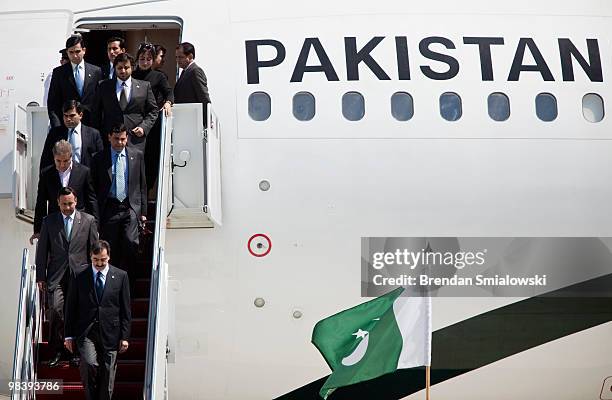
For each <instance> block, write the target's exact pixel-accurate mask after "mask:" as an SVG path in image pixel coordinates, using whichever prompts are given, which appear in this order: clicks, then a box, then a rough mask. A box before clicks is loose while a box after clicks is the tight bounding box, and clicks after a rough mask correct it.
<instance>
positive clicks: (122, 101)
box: [119, 82, 128, 111]
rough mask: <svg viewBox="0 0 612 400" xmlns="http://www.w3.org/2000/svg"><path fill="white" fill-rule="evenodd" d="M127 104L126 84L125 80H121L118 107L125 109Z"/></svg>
mask: <svg viewBox="0 0 612 400" xmlns="http://www.w3.org/2000/svg"><path fill="white" fill-rule="evenodd" d="M127 105H128V99H127V85H126V84H125V82H123V83H121V95H120V96H119V107H121V111H125V109H126V108H127Z"/></svg>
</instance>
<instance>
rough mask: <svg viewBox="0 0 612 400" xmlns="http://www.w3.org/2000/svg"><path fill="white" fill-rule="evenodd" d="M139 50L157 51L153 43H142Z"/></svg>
mask: <svg viewBox="0 0 612 400" xmlns="http://www.w3.org/2000/svg"><path fill="white" fill-rule="evenodd" d="M138 50H155V45H154V44H151V43H140V46H138Z"/></svg>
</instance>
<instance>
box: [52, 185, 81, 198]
mask: <svg viewBox="0 0 612 400" xmlns="http://www.w3.org/2000/svg"><path fill="white" fill-rule="evenodd" d="M71 194H72V195H74V198H75V199H76V198H77V195H76V192H75V191H74V189H73V188H71V187H70V186H66V187H63V188H61V189H60V190H59V191H58V192H57V199H58V200H59V198H60V197H61V196H70V195H71Z"/></svg>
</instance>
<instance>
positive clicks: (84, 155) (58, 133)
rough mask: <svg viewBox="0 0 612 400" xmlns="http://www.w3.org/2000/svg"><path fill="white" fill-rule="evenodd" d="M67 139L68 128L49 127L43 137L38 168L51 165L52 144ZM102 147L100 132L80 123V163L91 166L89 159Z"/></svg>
mask: <svg viewBox="0 0 612 400" xmlns="http://www.w3.org/2000/svg"><path fill="white" fill-rule="evenodd" d="M62 139H63V140H68V128H65V127H63V126H56V127H55V128H53V129H51V130H50V131H49V133H48V134H47V138H46V139H45V145H44V147H43V151H42V154H41V156H40V169H41V170H42V169H43V168H45V167H47V166H49V165H53V163H54V162H53V145H55V143H57V142H59V141H60V140H62ZM103 148H104V145H103V144H102V138H101V137H100V132H98V130H97V129H94V128H91V127H89V126H86V125H83V124H81V164H83V165H84V166H86V167H88V168H91V160H92V159H93V156H94V154H96V153H97V152H99V151H101V150H102V149H103Z"/></svg>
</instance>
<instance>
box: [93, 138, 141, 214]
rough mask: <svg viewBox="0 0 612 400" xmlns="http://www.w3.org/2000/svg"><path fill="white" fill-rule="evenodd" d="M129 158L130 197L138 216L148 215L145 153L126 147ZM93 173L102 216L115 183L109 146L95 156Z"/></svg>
mask: <svg viewBox="0 0 612 400" xmlns="http://www.w3.org/2000/svg"><path fill="white" fill-rule="evenodd" d="M125 151H126V155H127V160H128V166H127V167H128V199H129V201H130V207H131V208H132V210H134V212H135V213H136V215H137V216H141V215H144V216H146V215H147V180H146V175H145V165H144V156H143V154H142V153H141V152H140V151H138V150H136V149H134V148H132V147H129V146H128V147H126V148H125ZM91 175H92V179H93V182H94V187H95V190H96V196H97V198H98V206H99V207H98V208H99V210H100V216H103V215H104V211H105V208H106V201H107V200H108V197H109V195H110V192H111V186H112V183H113V159H112V155H111V149H110V148H107V149H104V151H101V152H99V153H98V154H96V155H95V156H94V159H93V165H92V169H91Z"/></svg>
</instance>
